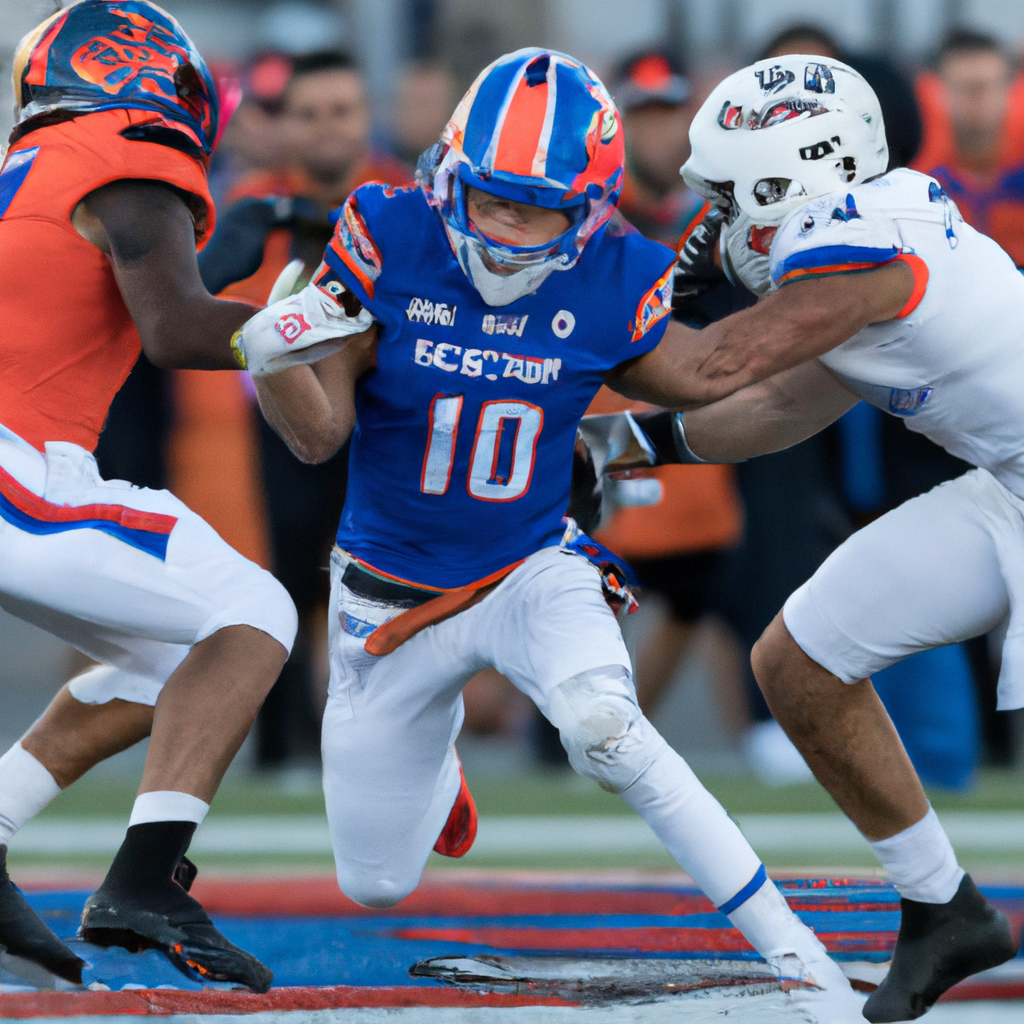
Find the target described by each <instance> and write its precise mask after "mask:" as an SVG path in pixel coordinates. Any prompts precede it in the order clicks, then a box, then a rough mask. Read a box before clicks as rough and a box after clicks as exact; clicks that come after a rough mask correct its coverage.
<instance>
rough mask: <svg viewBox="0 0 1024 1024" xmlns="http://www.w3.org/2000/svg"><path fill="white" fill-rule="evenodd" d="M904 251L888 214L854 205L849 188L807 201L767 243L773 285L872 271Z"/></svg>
mask: <svg viewBox="0 0 1024 1024" xmlns="http://www.w3.org/2000/svg"><path fill="white" fill-rule="evenodd" d="M902 252H903V249H902V241H901V238H900V234H899V229H898V227H897V226H896V224H895V222H894V221H893V220H892V218H890V217H889V216H887V215H886V214H885V213H884V212H883V211H880V210H868V209H863V210H860V209H858V207H857V200H856V198H855V197H854V195H853V194H852V193H847V194H846V195H843V194H842V193H834V194H832V195H828V196H822V197H821V198H819V199H815V200H814V201H813V202H811V203H808V204H807V206H805V207H803V208H802V209H800V210H797V211H796V212H795V213H794V214H792V216H790V217H789V219H788V220H786V221H785V222H784V223H783V225H782V227H780V228H779V230H778V233H777V234H776V236H775V239H774V240H773V242H772V247H771V278H772V284H773V286H774V287H776V288H781V287H782V286H783V285H787V284H791V283H792V282H793V281H802V280H804V279H806V278H808V277H826V276H828V275H830V274H852V273H857V272H858V271H862V270H874V269H876V268H877V267H881V266H884V265H885V264H887V263H891V262H892V261H893V260H896V259H899V258H900V256H901V254H902Z"/></svg>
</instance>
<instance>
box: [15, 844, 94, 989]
mask: <svg viewBox="0 0 1024 1024" xmlns="http://www.w3.org/2000/svg"><path fill="white" fill-rule="evenodd" d="M0 947H2V948H3V949H4V950H6V952H7V953H8V954H10V955H11V956H14V957H20V958H22V959H24V960H30V961H31V962H32V963H34V964H38V965H39V966H40V967H42V968H44V969H45V970H47V971H49V972H50V973H51V974H55V975H57V977H59V978H64V980H65V981H70V982H73V983H74V984H76V985H81V984H82V968H83V967H85V966H87V965H86V962H85V961H84V960H81V959H80V958H79V957H77V956H75V954H74V953H72V952H71V950H70V949H68V947H67V946H65V945H64V943H63V942H61V940H60V939H59V938H57V936H56V935H55V934H54V933H53V932H52V931H51V930H50V929H49V928H48V927H47V926H46V925H45V924H44V923H43V921H42V920H41V919H40V917H39V916H38V915H37V914H36V912H35V911H34V910H33V909H32V908H31V907H30V906H29V905H28V903H26V902H25V897H24V896H22V894H21V890H20V889H19V888H18V887H17V886H16V885H15V884H14V883H13V882H12V881H11V879H10V876H9V875H8V874H7V848H6V847H5V846H0Z"/></svg>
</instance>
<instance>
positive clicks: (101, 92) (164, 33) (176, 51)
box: [14, 0, 218, 156]
mask: <svg viewBox="0 0 1024 1024" xmlns="http://www.w3.org/2000/svg"><path fill="white" fill-rule="evenodd" d="M14 96H15V103H16V105H17V114H18V127H19V128H21V126H22V125H25V124H26V123H27V122H30V121H32V120H33V119H36V118H40V117H43V116H45V115H54V114H57V113H58V112H60V111H71V112H75V113H94V112H96V111H100V110H115V109H124V108H131V109H137V110H149V111H153V112H154V113H156V114H157V115H158V117H157V118H156V119H155V120H154V124H155V125H156V126H157V127H161V128H165V129H168V130H171V131H173V132H177V133H179V135H180V138H179V140H178V141H179V142H180V145H181V147H182V148H183V149H186V150H187V151H188V150H195V151H196V153H197V154H200V153H201V154H203V155H204V156H209V154H210V152H211V151H212V149H213V146H214V143H215V142H216V139H217V127H218V102H217V90H216V88H215V86H214V82H213V78H212V76H211V75H210V72H209V70H208V69H207V67H206V64H205V63H204V62H203V58H202V57H201V56H200V55H199V51H198V50H197V49H196V48H195V46H194V44H193V43H192V40H191V39H189V37H188V36H187V35H186V34H185V32H184V31H183V30H182V28H181V26H180V25H179V24H178V23H177V22H176V21H175V20H174V18H172V17H171V16H170V15H169V14H168V13H167V12H166V11H164V10H162V9H161V8H160V7H158V6H157V5H156V4H154V3H150V2H149V0H78V2H77V3H74V4H72V5H71V6H70V7H67V8H66V9H64V10H62V11H58V12H57V13H56V14H54V15H53V16H52V17H50V18H47V20H46V21H44V22H43V23H42V24H41V25H38V26H36V28H34V29H33V30H32V31H31V32H29V33H28V35H27V36H25V38H24V39H22V40H21V42H20V43H19V44H18V48H17V50H16V51H15V55H14ZM15 131H16V132H17V131H18V128H16V129H15ZM172 138H174V136H172Z"/></svg>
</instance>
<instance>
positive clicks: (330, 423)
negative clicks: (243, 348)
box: [253, 366, 355, 464]
mask: <svg viewBox="0 0 1024 1024" xmlns="http://www.w3.org/2000/svg"><path fill="white" fill-rule="evenodd" d="M253 383H254V384H255V385H256V395H257V397H258V399H259V403H260V410H261V411H262V413H263V415H264V417H265V418H266V421H267V422H268V423H269V424H270V426H271V427H272V428H273V429H274V431H275V433H277V434H278V435H279V436H280V438H281V439H282V440H283V441H284V443H285V444H286V445H288V448H289V449H290V450H291V452H292V454H293V455H294V456H295V457H296V458H297V459H298V460H299V461H300V462H305V463H309V464H316V463H320V462H326V461H327V459H329V458H330V457H331V456H332V455H334V453H335V452H337V451H338V449H339V448H340V447H341V446H342V445H343V444H344V443H345V441H346V440H348V437H349V435H350V434H351V433H352V428H353V426H354V425H355V407H354V403H352V402H348V403H341V406H342V407H341V408H340V409H335V408H334V407H333V406H332V403H331V402H330V400H329V399H328V397H327V394H326V393H325V391H324V389H323V386H322V385H321V383H320V381H319V379H318V378H317V376H316V371H315V370H314V368H313V366H294V367H291V368H290V369H287V370H282V371H281V372H280V373H269V374H266V375H265V376H262V377H253Z"/></svg>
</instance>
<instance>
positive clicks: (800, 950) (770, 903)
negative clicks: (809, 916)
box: [719, 868, 827, 960]
mask: <svg viewBox="0 0 1024 1024" xmlns="http://www.w3.org/2000/svg"><path fill="white" fill-rule="evenodd" d="M758 878H760V879H762V884H761V885H759V886H758V887H757V889H756V890H755V891H754V892H753V893H752V894H751V895H750V896H748V897H747V898H746V899H744V900H742V901H741V902H739V903H738V905H737V906H735V908H730V907H729V905H728V904H727V905H726V906H723V907H720V908H719V909H720V910H721V911H722V912H723V913H725V914H726V915H727V916H728V918H729V920H730V921H732V923H733V924H734V925H735V926H736V927H737V928H738V929H739V930H740V931H741V932H742V933H743V937H744V938H745V939H746V940H747V942H749V943H750V944H751V945H752V946H753V947H754V949H756V950H757V951H758V953H760V954H761V956H763V957H764V958H765V960H767V959H768V958H769V957H780V956H785V955H786V954H787V953H795V954H796V955H797V956H800V957H802V958H806V957H807V956H808V955H809V954H811V953H813V954H815V958H817V957H818V956H827V953H826V952H825V947H824V946H823V945H822V944H821V943H820V942H819V941H818V939H817V938H815V935H814V932H812V931H811V930H810V928H808V927H807V926H806V925H805V924H804V923H803V922H802V921H801V920H800V918H798V917H797V916H796V914H794V913H793V911H792V910H790V909H789V904H788V903H787V902H786V899H785V897H784V896H783V895H782V893H781V892H779V890H778V889H777V888H776V887H775V883H774V882H772V881H771V880H770V879H769V878H768V877H767V875H766V874H765V872H764V868H761V869H760V870H759V871H758V874H757V875H755V877H754V880H753V882H752V885H754V884H756V883H757V880H758ZM742 895H743V894H742V893H740V896H742Z"/></svg>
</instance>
